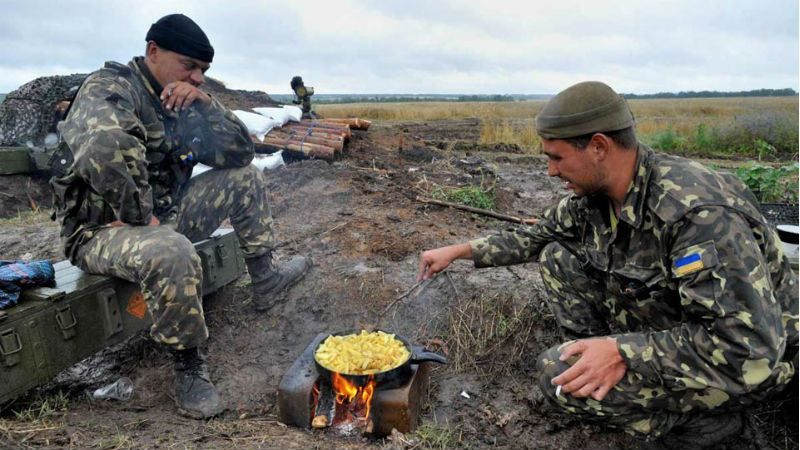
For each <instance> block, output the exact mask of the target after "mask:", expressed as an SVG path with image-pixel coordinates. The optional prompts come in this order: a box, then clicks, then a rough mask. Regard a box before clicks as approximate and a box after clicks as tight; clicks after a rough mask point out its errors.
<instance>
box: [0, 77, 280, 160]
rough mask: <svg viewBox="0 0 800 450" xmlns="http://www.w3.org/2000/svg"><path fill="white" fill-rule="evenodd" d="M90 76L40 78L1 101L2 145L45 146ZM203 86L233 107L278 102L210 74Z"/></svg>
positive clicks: (256, 105)
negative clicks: (62, 106)
mask: <svg viewBox="0 0 800 450" xmlns="http://www.w3.org/2000/svg"><path fill="white" fill-rule="evenodd" d="M87 75H88V74H73V75H54V76H49V77H40V78H37V79H35V80H33V81H30V82H28V83H25V84H24V85H22V86H21V87H20V88H19V89H17V90H15V91H13V92H11V93H9V94H8V95H6V98H5V101H3V103H1V104H0V146H4V145H5V146H12V145H27V144H28V143H30V144H32V145H35V146H39V147H41V146H43V144H44V139H45V137H46V136H47V134H48V133H50V132H55V131H56V130H55V124H56V120H57V119H56V114H55V108H56V105H57V103H58V102H59V101H61V100H64V99H65V98H67V97H69V91H70V89H71V88H73V87H78V86H80V84H81V83H82V82H83V80H84V79H85V78H86V76H87ZM202 89H203V90H204V91H206V92H208V93H210V94H211V95H213V96H215V97H217V98H218V99H219V100H220V102H222V104H223V105H225V106H226V107H227V108H230V109H249V108H254V107H259V106H274V105H277V104H278V103H277V102H275V101H274V100H272V99H271V98H270V96H269V95H267V94H265V93H264V92H260V91H243V90H232V89H227V88H226V87H225V85H224V84H223V83H222V82H220V81H218V80H215V79H213V78H209V77H206V83H205V84H203V87H202Z"/></svg>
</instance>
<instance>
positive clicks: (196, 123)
mask: <svg viewBox="0 0 800 450" xmlns="http://www.w3.org/2000/svg"><path fill="white" fill-rule="evenodd" d="M187 111H188V113H187V114H186V115H185V116H184V117H181V120H183V121H184V126H185V132H184V140H185V142H187V144H188V145H189V148H190V149H191V150H192V152H193V153H194V154H195V155H197V158H198V162H201V163H203V164H205V165H207V166H211V167H216V168H218V169H225V168H231V167H244V166H246V165H248V164H250V162H251V161H252V160H253V155H254V154H255V153H254V149H253V141H252V140H250V134H249V132H248V131H247V127H246V126H245V125H244V124H243V123H242V121H240V120H239V119H238V118H237V117H236V115H235V114H233V112H231V111H230V110H229V109H227V108H225V107H224V106H222V104H221V103H220V102H219V101H217V99H215V98H213V97H212V99H211V105H209V106H207V107H205V108H204V109H203V110H202V111H201V110H200V109H199V108H189V109H188V110H187Z"/></svg>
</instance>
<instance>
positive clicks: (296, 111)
mask: <svg viewBox="0 0 800 450" xmlns="http://www.w3.org/2000/svg"><path fill="white" fill-rule="evenodd" d="M283 109H284V110H286V112H288V113H289V120H291V121H292V122H300V119H302V118H303V110H302V109H300V107H299V106H294V105H283Z"/></svg>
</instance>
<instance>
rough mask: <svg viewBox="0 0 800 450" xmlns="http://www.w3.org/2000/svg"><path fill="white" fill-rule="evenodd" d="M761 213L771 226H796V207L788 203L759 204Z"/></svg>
mask: <svg viewBox="0 0 800 450" xmlns="http://www.w3.org/2000/svg"><path fill="white" fill-rule="evenodd" d="M760 206H761V213H762V214H764V218H766V219H767V222H769V223H771V224H772V225H784V224H785V225H797V224H798V205H793V204H789V203H761V205H760Z"/></svg>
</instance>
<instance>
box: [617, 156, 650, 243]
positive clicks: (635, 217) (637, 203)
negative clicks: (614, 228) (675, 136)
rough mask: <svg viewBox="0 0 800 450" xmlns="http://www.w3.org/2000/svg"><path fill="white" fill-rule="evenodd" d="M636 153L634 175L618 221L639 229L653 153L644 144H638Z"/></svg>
mask: <svg viewBox="0 0 800 450" xmlns="http://www.w3.org/2000/svg"><path fill="white" fill-rule="evenodd" d="M636 151H637V154H636V168H635V172H634V173H635V175H634V177H633V180H632V181H631V185H630V186H629V187H628V193H627V194H625V201H624V202H623V203H622V209H621V210H620V214H619V220H620V221H621V222H625V223H627V224H629V225H631V226H632V227H634V228H639V226H640V225H641V224H642V217H643V214H642V210H643V209H644V202H645V198H646V197H647V183H648V181H649V180H650V164H651V160H652V155H653V151H652V150H651V149H650V148H649V147H648V146H646V145H644V144H639V147H638V148H637V149H636Z"/></svg>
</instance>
